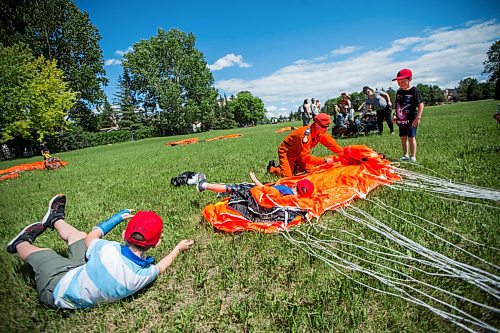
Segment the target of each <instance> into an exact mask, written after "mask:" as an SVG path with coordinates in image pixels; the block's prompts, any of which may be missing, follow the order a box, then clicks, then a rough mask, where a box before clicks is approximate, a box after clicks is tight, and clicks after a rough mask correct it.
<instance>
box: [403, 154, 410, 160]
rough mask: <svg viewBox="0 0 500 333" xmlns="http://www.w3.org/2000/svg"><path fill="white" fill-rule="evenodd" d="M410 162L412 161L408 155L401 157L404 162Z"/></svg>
mask: <svg viewBox="0 0 500 333" xmlns="http://www.w3.org/2000/svg"><path fill="white" fill-rule="evenodd" d="M409 160H410V158H409V157H408V155H405V156H403V157H401V161H402V162H408V161H409Z"/></svg>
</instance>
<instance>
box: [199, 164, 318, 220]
mask: <svg viewBox="0 0 500 333" xmlns="http://www.w3.org/2000/svg"><path fill="white" fill-rule="evenodd" d="M198 179H199V182H198V184H197V185H196V189H197V191H198V192H202V191H205V190H209V191H212V192H218V193H227V194H228V196H229V199H228V207H230V208H231V209H233V210H235V211H237V212H238V213H240V214H241V215H242V216H243V217H245V218H246V219H248V220H249V221H251V222H271V221H273V222H276V221H282V222H285V223H287V222H288V221H291V220H293V219H294V218H295V217H297V216H301V217H303V218H304V219H307V217H306V215H307V211H306V210H303V209H300V208H297V207H298V204H297V198H307V197H310V196H311V195H312V194H313V192H314V185H313V183H312V182H311V181H310V180H308V179H301V180H299V181H298V182H297V183H296V184H295V185H293V186H286V185H273V184H267V185H264V184H262V183H261V182H260V181H259V180H258V179H257V178H256V177H255V174H254V173H253V172H250V179H251V180H252V181H253V184H252V183H242V184H214V183H209V182H208V181H207V179H206V177H205V175H204V174H203V173H199V174H198Z"/></svg>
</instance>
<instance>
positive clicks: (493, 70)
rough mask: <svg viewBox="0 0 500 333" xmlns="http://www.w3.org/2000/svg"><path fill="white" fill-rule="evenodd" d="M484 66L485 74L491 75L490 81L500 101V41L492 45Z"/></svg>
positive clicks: (496, 97)
mask: <svg viewBox="0 0 500 333" xmlns="http://www.w3.org/2000/svg"><path fill="white" fill-rule="evenodd" d="M483 64H484V72H483V74H489V75H490V78H489V81H490V82H492V83H494V85H495V99H500V40H497V41H496V42H494V43H493V44H491V46H490V48H489V50H488V52H487V53H486V60H485V61H484V63H483Z"/></svg>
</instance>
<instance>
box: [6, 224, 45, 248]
mask: <svg viewBox="0 0 500 333" xmlns="http://www.w3.org/2000/svg"><path fill="white" fill-rule="evenodd" d="M45 229H47V228H46V227H45V226H44V225H43V224H42V223H41V222H35V223H32V224H30V225H29V226H27V227H26V228H24V229H23V230H22V231H21V232H20V233H19V234H18V235H17V236H16V237H15V238H14V239H12V240H11V241H10V242H9V244H7V252H9V253H12V254H14V253H16V252H17V249H16V246H17V245H18V244H20V243H22V242H28V243H30V244H33V242H34V241H35V239H36V238H37V237H38V236H40V235H41V234H42V233H43V232H44V231H45Z"/></svg>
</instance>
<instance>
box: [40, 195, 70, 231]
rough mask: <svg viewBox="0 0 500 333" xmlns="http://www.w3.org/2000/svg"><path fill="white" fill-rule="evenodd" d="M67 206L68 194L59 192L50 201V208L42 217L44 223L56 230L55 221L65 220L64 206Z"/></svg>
mask: <svg viewBox="0 0 500 333" xmlns="http://www.w3.org/2000/svg"><path fill="white" fill-rule="evenodd" d="M65 207H66V196H65V195H64V194H58V195H56V196H54V197H53V198H52V199H50V201H49V209H48V210H47V213H46V214H45V216H44V217H43V219H42V222H41V223H42V224H43V225H44V226H45V227H46V228H50V229H52V230H54V223H56V221H57V220H61V219H62V220H64V208H65Z"/></svg>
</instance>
